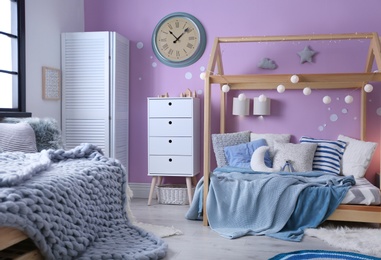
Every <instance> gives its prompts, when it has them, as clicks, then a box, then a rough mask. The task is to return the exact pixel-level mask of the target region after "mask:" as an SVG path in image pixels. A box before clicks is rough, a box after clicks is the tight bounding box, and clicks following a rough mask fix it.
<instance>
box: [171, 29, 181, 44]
mask: <svg viewBox="0 0 381 260" xmlns="http://www.w3.org/2000/svg"><path fill="white" fill-rule="evenodd" d="M169 33H170V34H172V36H173V37H175V39H176V40H175V41H173V43H176V41H178V40H179V38H180V37H176V35H175V34H174V33H173V32H172V31H169Z"/></svg>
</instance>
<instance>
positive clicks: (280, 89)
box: [276, 85, 286, 93]
mask: <svg viewBox="0 0 381 260" xmlns="http://www.w3.org/2000/svg"><path fill="white" fill-rule="evenodd" d="M285 90H286V87H285V86H283V85H278V87H277V88H276V91H278V93H283V92H284V91H285Z"/></svg>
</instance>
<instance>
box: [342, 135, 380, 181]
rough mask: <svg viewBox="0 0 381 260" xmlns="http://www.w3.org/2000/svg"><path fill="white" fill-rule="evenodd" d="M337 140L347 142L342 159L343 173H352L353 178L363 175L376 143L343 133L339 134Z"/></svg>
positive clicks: (347, 174)
mask: <svg viewBox="0 0 381 260" xmlns="http://www.w3.org/2000/svg"><path fill="white" fill-rule="evenodd" d="M338 140H342V141H344V142H347V147H346V148H345V151H344V155H343V159H342V166H343V167H342V173H343V175H346V176H349V175H353V177H355V178H362V177H364V176H365V173H366V170H367V169H368V167H369V164H370V161H371V160H372V157H373V153H374V151H375V150H376V147H377V143H373V142H365V141H360V140H357V139H353V138H350V137H348V136H344V135H339V137H338Z"/></svg>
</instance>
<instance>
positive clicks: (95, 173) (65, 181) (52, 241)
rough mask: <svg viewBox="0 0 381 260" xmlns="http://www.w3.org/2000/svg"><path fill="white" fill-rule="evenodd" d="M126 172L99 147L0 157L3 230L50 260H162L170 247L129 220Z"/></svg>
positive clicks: (0, 222) (1, 154)
mask: <svg viewBox="0 0 381 260" xmlns="http://www.w3.org/2000/svg"><path fill="white" fill-rule="evenodd" d="M126 188H127V183H126V171H125V169H124V167H123V166H122V165H121V164H120V163H119V162H118V161H117V160H114V159H111V158H107V157H105V156H103V154H102V152H101V151H100V149H98V148H97V147H95V146H93V145H90V144H82V145H80V146H78V147H76V148H74V149H72V150H69V151H64V150H44V151H42V152H41V153H36V154H23V153H0V226H7V227H14V228H17V229H19V230H21V231H23V232H24V233H25V234H26V235H28V236H29V237H30V238H31V239H32V240H33V241H34V243H35V244H36V246H37V247H38V248H39V249H40V251H41V254H42V255H43V256H44V257H45V258H46V259H160V258H163V257H164V256H165V255H166V251H167V244H166V243H165V242H164V241H163V240H162V239H161V238H158V237H156V236H155V235H153V234H151V233H149V232H146V231H144V230H143V229H141V228H139V227H136V226H134V225H133V224H132V223H131V221H130V220H129V219H128V217H127V213H126V212H127V207H128V199H127V195H126V192H125V191H126Z"/></svg>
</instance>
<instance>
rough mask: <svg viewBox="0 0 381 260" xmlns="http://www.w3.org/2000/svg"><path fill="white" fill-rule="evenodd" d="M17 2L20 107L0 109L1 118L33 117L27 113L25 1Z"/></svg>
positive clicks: (19, 0)
mask: <svg viewBox="0 0 381 260" xmlns="http://www.w3.org/2000/svg"><path fill="white" fill-rule="evenodd" d="M12 1H14V2H17V41H18V44H17V45H18V75H17V76H18V107H17V108H10V109H6V108H0V118H1V117H31V116H32V114H31V113H29V112H26V52H25V36H26V35H25V0H12Z"/></svg>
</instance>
